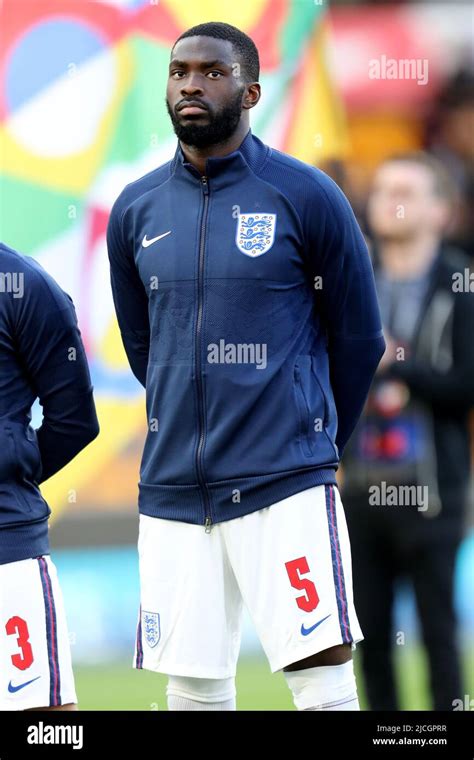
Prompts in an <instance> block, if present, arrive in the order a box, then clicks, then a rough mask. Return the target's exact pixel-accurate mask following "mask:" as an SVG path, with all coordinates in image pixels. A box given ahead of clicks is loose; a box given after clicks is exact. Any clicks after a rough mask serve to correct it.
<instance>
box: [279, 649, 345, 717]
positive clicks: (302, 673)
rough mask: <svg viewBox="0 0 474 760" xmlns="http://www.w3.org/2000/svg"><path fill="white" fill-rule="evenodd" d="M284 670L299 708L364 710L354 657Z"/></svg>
mask: <svg viewBox="0 0 474 760" xmlns="http://www.w3.org/2000/svg"><path fill="white" fill-rule="evenodd" d="M283 673H284V675H285V678H286V681H287V683H288V686H289V687H290V689H291V692H292V694H293V701H294V703H295V706H296V708H297V709H298V710H360V707H359V700H358V697H357V686H356V680H355V675H354V664H353V661H352V660H348V661H347V662H344V663H343V664H342V665H322V666H320V667H313V668H304V669H303V670H290V671H283Z"/></svg>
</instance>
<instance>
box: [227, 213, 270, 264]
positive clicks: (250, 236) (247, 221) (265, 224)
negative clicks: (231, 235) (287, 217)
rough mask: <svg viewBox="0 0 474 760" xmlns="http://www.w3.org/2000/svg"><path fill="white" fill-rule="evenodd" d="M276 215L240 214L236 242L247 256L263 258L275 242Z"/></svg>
mask: <svg viewBox="0 0 474 760" xmlns="http://www.w3.org/2000/svg"><path fill="white" fill-rule="evenodd" d="M276 218H277V215H276V214H239V218H238V221H237V234H236V236H235V242H236V243H237V247H238V249H239V251H241V252H242V253H245V255H246V256H252V258H254V257H255V256H262V254H264V253H267V252H268V251H269V250H270V248H271V247H272V245H273V242H274V240H275V229H276Z"/></svg>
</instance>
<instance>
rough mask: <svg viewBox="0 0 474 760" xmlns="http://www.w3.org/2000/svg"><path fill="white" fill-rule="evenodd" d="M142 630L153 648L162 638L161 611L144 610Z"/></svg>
mask: <svg viewBox="0 0 474 760" xmlns="http://www.w3.org/2000/svg"><path fill="white" fill-rule="evenodd" d="M142 631H143V634H144V636H145V641H146V643H147V644H148V646H149V647H151V648H152V649H153V647H156V645H157V644H158V642H159V640H160V638H161V629H160V614H159V612H145V610H143V612H142Z"/></svg>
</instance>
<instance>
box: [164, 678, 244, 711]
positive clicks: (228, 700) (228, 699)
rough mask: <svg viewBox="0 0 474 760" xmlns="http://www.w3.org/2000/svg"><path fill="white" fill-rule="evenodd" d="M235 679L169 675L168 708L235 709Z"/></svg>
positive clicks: (167, 689)
mask: <svg viewBox="0 0 474 760" xmlns="http://www.w3.org/2000/svg"><path fill="white" fill-rule="evenodd" d="M235 694H236V691H235V679H234V678H233V677H231V678H221V679H219V678H188V677H185V676H169V678H168V685H167V687H166V696H167V698H168V710H235V709H236V704H235Z"/></svg>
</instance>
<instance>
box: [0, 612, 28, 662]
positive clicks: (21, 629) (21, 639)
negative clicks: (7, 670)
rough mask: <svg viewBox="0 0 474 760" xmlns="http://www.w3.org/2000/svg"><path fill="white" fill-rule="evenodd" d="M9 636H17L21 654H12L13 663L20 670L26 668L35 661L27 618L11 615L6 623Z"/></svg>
mask: <svg viewBox="0 0 474 760" xmlns="http://www.w3.org/2000/svg"><path fill="white" fill-rule="evenodd" d="M5 630H6V632H7V636H16V637H17V639H16V642H17V644H18V647H19V649H21V654H20V653H17V654H12V663H13V664H14V666H15V667H16V668H19V669H20V670H26V669H27V668H29V667H30V665H31V663H32V662H33V659H34V658H33V650H32V648H31V644H30V642H29V638H30V632H29V630H28V626H27V624H26V620H23V618H21V617H19V616H18V615H15V616H14V617H11V618H10V620H9V621H8V623H7V624H6V625H5Z"/></svg>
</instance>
